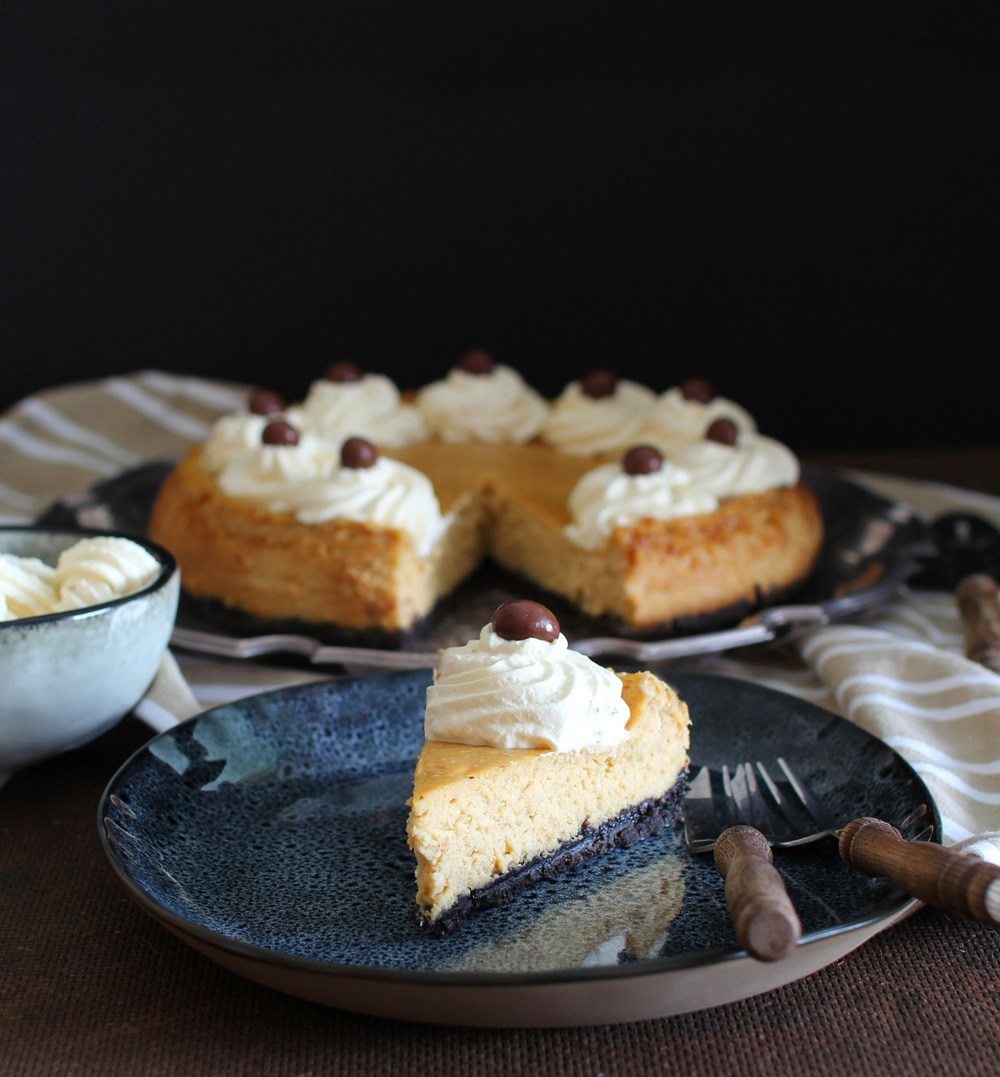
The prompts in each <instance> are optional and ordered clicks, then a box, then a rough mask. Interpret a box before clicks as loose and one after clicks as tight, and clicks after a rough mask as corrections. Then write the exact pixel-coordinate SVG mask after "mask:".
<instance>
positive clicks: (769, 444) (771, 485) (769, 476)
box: [671, 433, 799, 498]
mask: <svg viewBox="0 0 1000 1077" xmlns="http://www.w3.org/2000/svg"><path fill="white" fill-rule="evenodd" d="M671 460H672V462H673V463H674V464H675V465H677V466H678V467H680V468H683V470H684V471H686V472H687V473H688V474H689V475H690V476H691V479H692V481H693V482H694V484H695V485H696V486H697V487H698V488H699V489H701V490H704V491H706V492H707V493H709V494H713V495H715V497H719V498H723V497H736V496H737V495H739V494H760V493H763V492H764V491H765V490H773V489H775V488H776V487H779V486H794V485H795V484H796V483H797V482H798V481H799V462H798V460H797V459H796V458H795V454H794V453H793V452H792V451H791V449H789V448H787V447H786V446H784V445H782V444H781V442H780V441H775V440H774V439H773V438H768V437H764V436H763V435H761V434H753V433H741V434H740V435H739V440H738V442H737V443H736V444H735V445H726V444H723V443H721V442H718V441H712V440H710V439H706V440H704V441H696V442H694V444H692V445H685V446H684V447H683V448H681V449H678V450H677V451H676V452H675V453H674V454H673V456H672V457H671Z"/></svg>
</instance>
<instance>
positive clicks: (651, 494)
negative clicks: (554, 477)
mask: <svg viewBox="0 0 1000 1077" xmlns="http://www.w3.org/2000/svg"><path fill="white" fill-rule="evenodd" d="M568 508H569V511H570V516H571V517H572V520H571V522H570V523H569V524H567V525H566V529H565V533H566V536H567V537H568V538H569V539H570V541H572V542H574V543H576V545H577V546H581V547H583V548H584V549H586V550H598V549H600V548H601V547H602V546H603V545H604V544H605V542H607V540H608V538H609V537H610V536H611V535H612V534H613V533H614V532H615V531H616V530H618V528H621V527H631V526H632V525H634V524H638V523H640V522H641V521H642V520H670V519H673V518H675V517H678V516H694V515H696V514H698V513H702V512H713V511H714V510H715V509H716V508H718V498H717V496H716V495H715V494H713V493H712V492H711V491H709V490H706V489H704V488H703V487H701V486H700V485H699V484H697V483H696V482H695V481H694V480H693V478H692V476H691V474H690V473H689V472H688V471H686V470H684V469H682V468H680V467H678V466H676V465H675V464H673V463H670V462H668V461H666V460H664V459H663V456H662V455H661V454H660V452H659V451H658V450H657V449H655V448H654V447H653V446H651V445H638V446H636V447H635V448H633V449H630V450H629V451H628V452H627V453H626V454H625V455H624V457H623V458H622V460H621V461H620V462H618V463H610V464H602V465H601V466H600V467H596V468H594V470H593V471H588V472H587V474H586V475H584V476H583V477H582V478H581V479H580V481H579V482H578V483H577V484H576V486H575V487H574V489H573V492H572V493H571V494H570V496H569V502H568Z"/></svg>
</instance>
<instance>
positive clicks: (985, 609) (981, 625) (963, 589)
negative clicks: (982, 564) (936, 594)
mask: <svg viewBox="0 0 1000 1077" xmlns="http://www.w3.org/2000/svg"><path fill="white" fill-rule="evenodd" d="M955 598H956V599H957V601H958V611H959V613H961V615H962V620H963V621H964V622H965V653H966V655H968V657H969V658H971V659H972V661H973V662H978V663H979V664H980V665H983V666H986V668H987V669H992V670H993V672H994V673H1000V587H997V583H996V580H994V579H993V577H992V576H987V575H985V574H978V575H975V576H966V577H965V579H964V580H962V581H961V583H959V585H958V588H957V590H956V591H955Z"/></svg>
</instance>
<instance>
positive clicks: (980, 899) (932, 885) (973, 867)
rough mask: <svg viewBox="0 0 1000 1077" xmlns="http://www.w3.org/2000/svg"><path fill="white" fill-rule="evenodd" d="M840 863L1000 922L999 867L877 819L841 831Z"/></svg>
mask: <svg viewBox="0 0 1000 1077" xmlns="http://www.w3.org/2000/svg"><path fill="white" fill-rule="evenodd" d="M840 855H841V856H842V857H843V858H844V862H845V863H847V864H849V865H850V866H851V867H852V868H857V870H858V871H861V872H864V874H865V875H879V876H884V877H885V878H887V879H892V881H893V882H895V883H897V884H898V885H899V886H901V887H902V888H903V889H904V890H905V891H906V892H907V893H908V894H911V895H912V896H913V897H915V898H919V899H920V900H921V901H926V902H927V904H928V905H936V906H938V908H941V909H947V910H948V912H953V913H957V914H958V915H959V916H968V917H971V918H972V919H973V920H981V921H982V922H983V923H984V924H990V925H991V926H992V927H1000V867H997V865H996V864H989V863H987V862H986V861H985V860H980V859H979V858H978V857H977V856H974V855H972V854H969V853H959V852H955V850H954V849H946V848H944V846H942V845H934V844H933V843H931V842H929V841H905V840H904V839H903V837H902V835H901V834H900V833H899V831H898V830H897V829H896V828H895V827H894V826H890V825H889V824H888V823H884V822H882V820H881V819H867V818H862V819H855V820H853V821H852V822H850V823H848V824H847V826H845V827H844V829H843V830H842V831H841V832H840Z"/></svg>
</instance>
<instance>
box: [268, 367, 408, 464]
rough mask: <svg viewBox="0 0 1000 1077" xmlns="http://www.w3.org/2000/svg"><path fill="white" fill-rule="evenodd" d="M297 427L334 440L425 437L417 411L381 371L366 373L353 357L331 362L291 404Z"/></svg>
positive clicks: (397, 441) (403, 441)
mask: <svg viewBox="0 0 1000 1077" xmlns="http://www.w3.org/2000/svg"><path fill="white" fill-rule="evenodd" d="M287 418H288V421H289V422H290V423H292V424H293V425H294V426H296V427H297V428H298V429H300V430H303V431H305V432H306V433H309V434H312V435H314V436H316V437H321V438H324V439H326V440H328V441H330V442H333V443H334V444H335V445H336V446H337V447H338V448H339V446H340V444H341V442H343V441H344V439H345V438H348V437H351V436H359V437H364V438H368V439H370V440H371V441H373V442H374V443H375V444H377V445H386V446H390V447H398V446H401V445H412V444H413V443H414V442H417V441H423V440H424V439H425V438H426V437H427V429H426V427H425V426H424V421H423V419H422V418H421V415H420V411H419V410H418V409H417V407H416V406H415V405H413V404H407V403H405V402H404V401H403V399H402V397H401V396H400V393H399V390H398V389H397V388H396V386H395V385H394V384H393V382H392V381H390V379H389V378H387V377H385V375H383V374H365V373H363V372H362V370H361V369H360V367H358V366H357V365H356V364H354V363H335V364H334V365H333V366H331V367H330V368H329V370H328V371H327V374H326V377H325V378H321V379H319V380H318V381H314V382H313V384H312V386H311V387H310V389H309V393H308V395H307V396H306V399H305V400H304V401H303V402H302V403H301V404H299V405H297V406H296V407H293V408H289V409H288V412H287Z"/></svg>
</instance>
